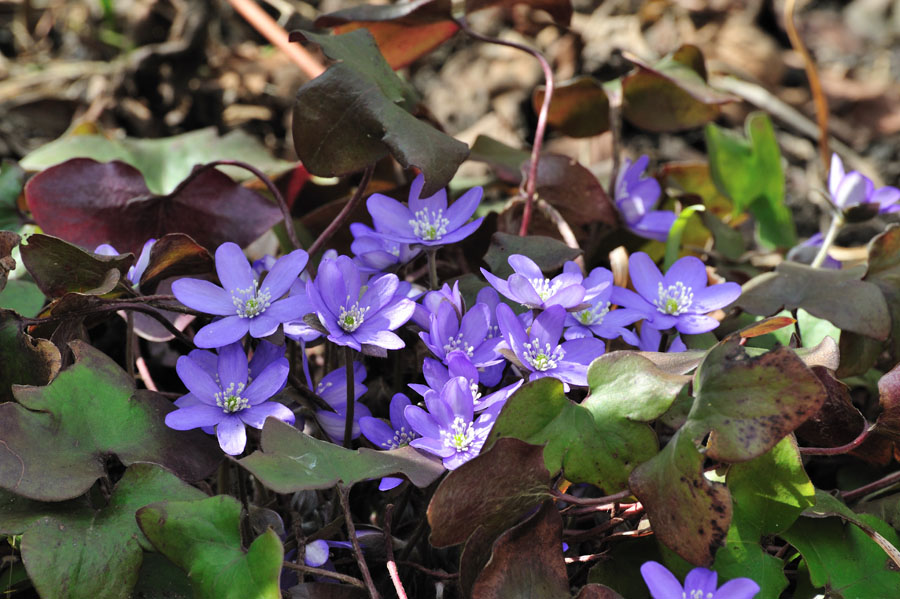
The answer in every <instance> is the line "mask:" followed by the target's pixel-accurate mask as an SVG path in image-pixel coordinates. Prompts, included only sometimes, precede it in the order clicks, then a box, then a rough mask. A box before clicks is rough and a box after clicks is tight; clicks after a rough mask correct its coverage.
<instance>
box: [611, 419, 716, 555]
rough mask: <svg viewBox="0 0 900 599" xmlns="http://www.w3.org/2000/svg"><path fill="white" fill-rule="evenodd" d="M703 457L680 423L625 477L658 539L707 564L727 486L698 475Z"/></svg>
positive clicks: (682, 553)
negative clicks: (654, 452) (665, 442)
mask: <svg viewBox="0 0 900 599" xmlns="http://www.w3.org/2000/svg"><path fill="white" fill-rule="evenodd" d="M703 460H704V457H703V456H702V455H701V454H700V452H699V451H698V450H697V447H696V446H695V445H694V441H693V439H691V437H690V435H689V434H686V433H685V428H681V429H680V430H679V431H678V432H676V433H675V436H674V437H672V439H671V440H670V441H669V444H668V445H666V446H665V448H663V450H662V451H660V452H659V453H658V454H657V455H656V456H654V457H653V458H652V459H651V460H649V461H647V462H645V463H643V464H641V465H640V466H638V467H637V468H635V470H634V472H632V473H631V477H630V478H629V481H628V482H629V488H630V489H631V490H632V492H634V494H635V496H636V497H637V498H638V499H640V501H641V503H642V504H644V507H645V508H646V509H647V514H648V515H649V517H650V524H651V525H652V527H653V532H654V533H655V534H656V536H657V538H658V539H659V540H660V542H661V543H663V544H665V545H666V546H667V547H669V548H670V549H672V550H673V551H674V552H675V553H677V554H678V555H680V556H681V557H682V558H684V559H686V560H687V561H689V562H691V563H692V564H695V565H698V566H699V565H709V564H711V563H712V561H713V556H714V555H715V551H716V549H718V548H719V547H720V546H721V545H722V544H723V543H724V542H725V537H726V535H727V533H728V528H729V525H730V523H731V514H732V506H731V496H730V494H729V493H728V489H726V488H725V486H724V485H721V484H718V483H713V482H710V481H709V480H708V479H707V478H706V477H705V476H704V475H703Z"/></svg>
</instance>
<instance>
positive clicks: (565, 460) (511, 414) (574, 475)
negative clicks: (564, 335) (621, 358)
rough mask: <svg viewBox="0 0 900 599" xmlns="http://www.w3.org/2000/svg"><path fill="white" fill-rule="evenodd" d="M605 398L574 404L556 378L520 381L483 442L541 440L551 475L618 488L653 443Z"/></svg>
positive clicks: (649, 433) (649, 454)
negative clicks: (520, 383)
mask: <svg viewBox="0 0 900 599" xmlns="http://www.w3.org/2000/svg"><path fill="white" fill-rule="evenodd" d="M622 392H623V394H624V393H625V390H624V389H623V390H622ZM606 397H607V394H606V390H604V391H602V392H600V393H599V394H598V396H597V397H596V398H593V399H592V398H591V397H589V398H588V399H586V400H585V402H584V403H583V404H581V405H579V404H577V403H575V402H573V401H571V400H569V399H568V398H567V397H566V395H565V393H564V392H563V385H562V383H561V382H560V381H558V380H556V379H552V378H542V379H538V380H536V381H533V382H530V383H526V384H525V385H523V386H522V388H520V389H519V390H518V391H516V392H515V393H514V394H513V395H512V397H510V398H509V399H508V400H507V401H506V405H505V406H504V408H503V411H502V412H501V413H500V416H499V417H498V418H497V422H496V424H494V427H493V429H491V434H490V436H489V437H488V441H487V443H486V444H485V446H486V447H489V446H490V445H491V444H493V443H494V442H495V441H496V440H497V439H500V438H501V437H515V438H517V439H521V440H523V441H525V442H527V443H531V444H533V445H543V444H546V447H545V448H544V463H545V464H546V466H547V469H548V470H549V471H550V472H551V473H556V472H558V471H559V470H560V469H562V471H563V472H564V474H565V477H566V479H568V480H570V481H572V482H588V483H591V484H594V485H597V486H598V487H600V488H602V489H604V490H606V491H607V492H610V493H614V492H616V491H620V490H622V489H624V488H625V486H626V484H627V481H628V475H629V473H631V471H632V469H634V467H635V466H636V465H637V464H639V463H641V462H644V461H646V460H649V459H650V458H651V457H653V455H654V454H655V453H656V447H657V441H656V435H655V434H654V433H653V430H652V429H651V428H650V427H649V426H647V425H646V424H644V423H642V422H632V421H631V420H628V419H626V418H624V417H623V416H620V415H617V414H618V413H621V412H622V411H623V410H624V409H626V408H625V407H624V405H617V404H615V403H613V402H608V405H607V402H604V398H606ZM672 399H674V395H673V397H672ZM626 402H627V400H623V404H624V403H626ZM652 405H655V404H654V403H651V406H652ZM644 409H648V408H646V407H645V408H644ZM649 409H651V410H652V409H653V408H652V407H650V408H649ZM663 411H665V410H663Z"/></svg>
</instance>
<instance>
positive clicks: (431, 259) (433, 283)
mask: <svg viewBox="0 0 900 599" xmlns="http://www.w3.org/2000/svg"><path fill="white" fill-rule="evenodd" d="M425 257H426V258H428V286H429V287H430V288H431V289H432V290H434V289H437V288H438V287H439V285H438V283H439V281H438V274H437V248H428V249H427V250H425Z"/></svg>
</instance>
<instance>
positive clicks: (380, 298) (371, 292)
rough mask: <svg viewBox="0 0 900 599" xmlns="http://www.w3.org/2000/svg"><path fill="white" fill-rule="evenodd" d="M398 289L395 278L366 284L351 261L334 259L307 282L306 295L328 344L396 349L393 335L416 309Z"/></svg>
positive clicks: (397, 341)
mask: <svg viewBox="0 0 900 599" xmlns="http://www.w3.org/2000/svg"><path fill="white" fill-rule="evenodd" d="M400 288H401V286H400V280H399V279H398V278H397V276H396V275H392V274H387V275H381V276H379V277H377V278H374V279H372V280H368V281H367V280H366V277H365V275H364V273H361V272H360V270H359V267H358V266H357V265H356V263H355V262H353V260H351V259H350V258H348V257H347V256H338V257H337V258H336V259H334V260H323V261H322V263H321V264H319V274H318V276H316V279H315V281H308V282H307V284H306V293H307V294H308V295H309V300H310V302H311V303H312V305H313V307H314V308H315V313H316V315H317V316H318V317H319V321H320V322H321V324H322V326H323V327H324V328H325V329H327V330H328V339H329V340H330V341H332V342H334V343H336V344H338V345H347V346H350V347H352V348H353V349H355V350H356V351H361V350H362V349H363V345H367V346H373V347H377V348H381V349H400V348H402V347H405V344H404V343H403V340H402V339H400V337H398V336H397V335H396V334H395V333H394V332H393V331H394V330H396V329H397V328H399V327H400V326H402V325H403V324H405V323H406V321H408V320H409V319H410V317H411V316H412V314H413V310H415V307H416V306H415V302H413V301H412V300H409V299H407V298H406V297H403V296H402V295H399V294H398V290H399V289H400Z"/></svg>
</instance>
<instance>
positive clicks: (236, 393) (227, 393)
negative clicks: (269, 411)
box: [214, 383, 250, 414]
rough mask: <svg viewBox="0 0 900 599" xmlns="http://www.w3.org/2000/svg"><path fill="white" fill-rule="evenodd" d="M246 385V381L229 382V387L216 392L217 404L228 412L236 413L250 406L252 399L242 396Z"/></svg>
mask: <svg viewBox="0 0 900 599" xmlns="http://www.w3.org/2000/svg"><path fill="white" fill-rule="evenodd" d="M244 386H245V385H244V383H238V384H237V385H235V384H234V383H229V385H228V387H226V388H225V389H222V391H221V392H219V393H216V394H215V396H214V397H215V399H216V405H217V406H219V407H220V408H222V411H223V412H225V413H226V414H234V413H235V412H240V411H241V410H243V409H244V408H248V407H250V400H249V399H245V398H243V397H241V393H243V392H244Z"/></svg>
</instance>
